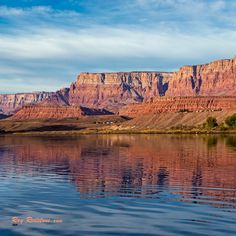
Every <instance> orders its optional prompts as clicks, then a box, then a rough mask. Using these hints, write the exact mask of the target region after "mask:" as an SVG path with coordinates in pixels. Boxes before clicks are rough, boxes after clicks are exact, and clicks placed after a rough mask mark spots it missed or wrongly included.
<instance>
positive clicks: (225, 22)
mask: <svg viewBox="0 0 236 236" xmlns="http://www.w3.org/2000/svg"><path fill="white" fill-rule="evenodd" d="M62 2H63V1H62ZM77 2H78V1H75V2H74V3H73V7H71V8H63V7H61V8H57V7H55V6H52V5H42V6H31V5H28V6H24V7H19V6H14V7H12V6H0V26H1V32H0V67H1V70H0V85H1V86H0V87H1V90H2V91H7V92H9V91H10V90H11V89H12V91H13V90H14V91H16V90H18V91H31V90H35V87H37V90H52V89H59V88H60V87H62V86H65V85H66V84H67V85H69V82H70V81H73V80H74V78H75V76H76V74H77V73H79V72H80V71H112V70H114V71H123V70H175V69H176V68H178V67H179V66H181V65H183V64H195V63H204V62H208V61H210V60H214V59H217V58H228V57H232V56H234V55H235V54H236V44H235V41H236V32H235V28H234V23H235V17H233V16H232V14H233V10H236V4H235V5H234V4H233V1H230V0H229V1H227V4H226V1H223V0H217V1H203V0H199V1H193V0H165V1H164V0H127V1H120V0H117V1H116V4H115V3H114V4H111V1H107V0H104V4H101V5H98V4H99V2H100V1H96V0H93V1H91V2H93V3H94V4H92V3H91V2H89V3H88V1H80V5H79V7H78V5H77ZM96 2H97V4H95V3H96ZM229 6H230V7H229ZM1 19H4V20H2V21H1Z"/></svg>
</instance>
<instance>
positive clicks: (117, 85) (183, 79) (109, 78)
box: [69, 57, 236, 110]
mask: <svg viewBox="0 0 236 236" xmlns="http://www.w3.org/2000/svg"><path fill="white" fill-rule="evenodd" d="M198 95H200V96H235V95H236V57H235V58H233V59H229V60H219V61H215V62H212V63H209V64H205V65H197V66H184V67H182V68H180V70H179V71H177V72H174V73H166V72H130V73H128V72H127V73H81V74H80V75H79V76H78V77H77V81H76V82H75V83H73V84H72V85H71V87H70V92H69V103H70V104H73V105H74V104H82V105H85V106H90V107H91V106H95V107H99V106H100V107H106V108H108V109H111V110H116V109H117V108H119V107H121V106H123V105H125V104H129V103H138V102H143V101H144V102H145V101H147V100H149V99H151V98H154V97H156V96H171V97H174V96H198Z"/></svg>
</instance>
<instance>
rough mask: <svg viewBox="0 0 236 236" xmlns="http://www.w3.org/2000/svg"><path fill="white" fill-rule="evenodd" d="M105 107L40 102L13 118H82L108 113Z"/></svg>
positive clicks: (26, 107) (24, 109)
mask: <svg viewBox="0 0 236 236" xmlns="http://www.w3.org/2000/svg"><path fill="white" fill-rule="evenodd" d="M108 114H110V113H109V112H107V111H106V110H103V109H101V110H100V109H89V108H85V107H81V106H62V105H55V104H54V105H52V104H50V105H47V103H44V102H43V103H40V104H38V105H27V106H24V107H23V108H22V109H20V110H19V111H18V112H17V113H16V114H15V115H13V116H12V117H11V118H10V119H11V120H32V119H65V118H81V117H83V116H88V115H108Z"/></svg>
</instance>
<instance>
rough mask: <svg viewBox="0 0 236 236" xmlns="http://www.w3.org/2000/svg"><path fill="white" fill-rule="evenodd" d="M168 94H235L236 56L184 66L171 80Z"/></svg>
mask: <svg viewBox="0 0 236 236" xmlns="http://www.w3.org/2000/svg"><path fill="white" fill-rule="evenodd" d="M166 95H167V96H195V95H201V96H222V95H227V96H235V95H236V57H234V58H233V59H230V60H219V61H215V62H212V63H209V64H205V65H198V66H184V67H182V68H180V70H179V71H178V72H175V73H174V74H173V77H172V78H171V80H169V89H168V90H167V92H166Z"/></svg>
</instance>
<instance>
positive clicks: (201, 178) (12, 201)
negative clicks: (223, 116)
mask: <svg viewBox="0 0 236 236" xmlns="http://www.w3.org/2000/svg"><path fill="white" fill-rule="evenodd" d="M0 211H1V213H0V235H1V236H2V235H3V236H4V235H222V236H224V235H236V137H235V136H224V137H222V136H167V135H110V136H109V135H107V136H95V135H94V136H92V135H90V136H82V137H20V136H14V137H13V136H8V137H7V136H5V137H4V136H3V137H0ZM12 217H18V219H22V220H23V221H24V222H22V223H17V224H13V222H12ZM27 217H33V218H35V219H39V218H43V219H52V220H54V219H56V220H60V222H57V223H52V222H50V223H29V222H26V219H27Z"/></svg>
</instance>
